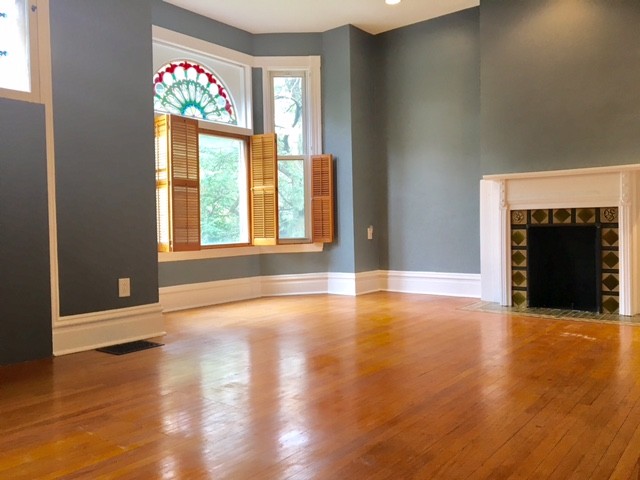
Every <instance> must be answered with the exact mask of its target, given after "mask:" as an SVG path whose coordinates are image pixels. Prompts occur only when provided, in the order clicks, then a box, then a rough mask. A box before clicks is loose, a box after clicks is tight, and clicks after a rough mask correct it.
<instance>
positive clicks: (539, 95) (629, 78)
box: [480, 0, 640, 174]
mask: <svg viewBox="0 0 640 480" xmlns="http://www.w3.org/2000/svg"><path fill="white" fill-rule="evenodd" d="M480 32H481V33H480V36H481V46H482V82H481V84H482V172H483V173H485V174H489V173H506V172H525V171H532V170H556V169H564V168H576V167H592V166H600V165H619V164H625V163H638V162H639V161H640V1H638V0H591V1H586V0H519V1H517V2H506V1H500V0H482V5H481V9H480Z"/></svg>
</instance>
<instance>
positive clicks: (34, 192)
mask: <svg viewBox="0 0 640 480" xmlns="http://www.w3.org/2000/svg"><path fill="white" fill-rule="evenodd" d="M44 119H45V112H44V107H43V106H42V105H37V104H34V103H26V102H17V101H13V100H5V99H0V365H4V364H9V363H16V362H22V361H25V360H32V359H35V358H44V357H49V356H51V348H52V347H51V300H50V299H51V291H50V282H49V278H50V276H49V216H48V206H47V205H48V204H47V160H46V149H45V148H46V147H45V123H44V122H45V120H44Z"/></svg>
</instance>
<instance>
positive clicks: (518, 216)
mask: <svg viewBox="0 0 640 480" xmlns="http://www.w3.org/2000/svg"><path fill="white" fill-rule="evenodd" d="M511 224H512V225H526V224H527V211H526V210H512V211H511Z"/></svg>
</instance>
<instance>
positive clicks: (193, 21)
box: [150, 0, 253, 55]
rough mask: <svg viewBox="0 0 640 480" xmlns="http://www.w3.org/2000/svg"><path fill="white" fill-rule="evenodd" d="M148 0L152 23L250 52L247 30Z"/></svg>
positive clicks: (250, 42) (250, 41)
mask: <svg viewBox="0 0 640 480" xmlns="http://www.w3.org/2000/svg"><path fill="white" fill-rule="evenodd" d="M150 1H151V5H152V18H151V20H152V23H153V25H156V26H158V27H163V28H167V29H169V30H173V31H176V32H180V33H183V34H185V35H187V34H188V35H189V36H191V37H195V38H199V39H201V40H205V41H207V42H211V43H215V44H217V45H221V46H223V47H227V48H232V49H233V50H237V51H239V52H242V53H246V54H249V55H251V54H252V52H253V35H251V34H250V33H249V32H245V31H244V30H240V29H238V28H234V27H230V26H229V25H225V24H224V23H220V22H217V21H215V20H212V19H210V18H207V17H203V16H202V15H198V14H196V13H193V12H189V11H188V10H184V9H182V8H179V7H176V6H175V5H171V4H170V3H166V2H164V1H163V0H150Z"/></svg>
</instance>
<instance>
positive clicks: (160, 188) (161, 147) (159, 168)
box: [154, 115, 170, 252]
mask: <svg viewBox="0 0 640 480" xmlns="http://www.w3.org/2000/svg"><path fill="white" fill-rule="evenodd" d="M154 130H155V150H156V234H157V238H158V251H159V252H168V251H169V245H170V237H169V231H170V230H169V229H170V221H169V124H168V116H167V115H160V116H158V117H156V118H155V121H154Z"/></svg>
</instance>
